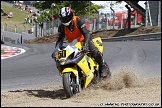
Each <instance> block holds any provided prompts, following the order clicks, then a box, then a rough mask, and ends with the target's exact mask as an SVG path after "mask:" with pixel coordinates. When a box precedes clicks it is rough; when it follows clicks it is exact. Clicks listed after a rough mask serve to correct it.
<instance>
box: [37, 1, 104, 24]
mask: <svg viewBox="0 0 162 108" xmlns="http://www.w3.org/2000/svg"><path fill="white" fill-rule="evenodd" d="M52 3H54V4H55V6H54V8H52V7H51V5H52ZM35 7H36V8H37V9H39V10H40V11H41V15H40V16H39V17H38V20H37V21H38V22H39V23H41V22H43V21H44V20H52V15H55V16H56V17H55V18H57V17H58V16H57V13H58V11H59V10H60V9H61V8H62V7H71V8H72V10H73V12H74V14H75V15H78V16H89V17H94V16H95V14H96V13H97V10H98V9H100V8H103V6H101V5H95V4H93V3H91V2H89V1H45V2H37V3H35ZM89 9H90V11H89Z"/></svg>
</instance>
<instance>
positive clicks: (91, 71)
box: [53, 37, 110, 98]
mask: <svg viewBox="0 0 162 108" xmlns="http://www.w3.org/2000/svg"><path fill="white" fill-rule="evenodd" d="M92 41H93V43H94V45H95V46H96V47H97V48H98V49H99V51H100V52H101V53H102V52H103V44H102V40H101V38H100V37H96V38H94V39H92ZM82 46H83V42H78V40H77V39H74V40H73V41H72V42H71V43H69V44H68V45H67V46H66V47H65V46H62V47H61V48H56V49H55V53H54V55H53V58H54V60H55V62H56V67H57V69H58V71H59V73H60V75H61V76H62V82H63V88H64V91H65V94H66V97H67V98H70V97H72V96H73V95H75V94H76V93H79V92H81V91H82V90H83V89H85V88H87V87H88V85H90V84H96V83H97V82H98V81H99V79H100V76H99V64H98V63H97V62H96V61H95V60H94V58H93V57H91V55H90V53H89V52H87V53H85V52H83V50H82ZM106 65H107V64H106ZM107 67H108V65H107ZM108 71H110V70H109V67H108Z"/></svg>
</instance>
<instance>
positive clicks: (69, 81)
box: [63, 72, 77, 98]
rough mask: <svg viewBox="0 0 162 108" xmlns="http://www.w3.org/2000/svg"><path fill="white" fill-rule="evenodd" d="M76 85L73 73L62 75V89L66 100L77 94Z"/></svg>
mask: <svg viewBox="0 0 162 108" xmlns="http://www.w3.org/2000/svg"><path fill="white" fill-rule="evenodd" d="M76 85H77V84H76V76H75V75H74V74H73V73H69V72H68V73H64V75H63V88H64V91H65V94H66V97H67V98H70V97H72V96H73V95H74V94H76V93H77V87H76Z"/></svg>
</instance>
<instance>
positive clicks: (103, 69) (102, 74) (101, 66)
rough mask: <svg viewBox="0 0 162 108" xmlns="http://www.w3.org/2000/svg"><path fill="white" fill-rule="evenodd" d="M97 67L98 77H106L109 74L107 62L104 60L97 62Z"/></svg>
mask: <svg viewBox="0 0 162 108" xmlns="http://www.w3.org/2000/svg"><path fill="white" fill-rule="evenodd" d="M99 69H100V77H101V78H107V77H110V76H111V73H110V70H109V67H108V65H107V63H106V62H105V61H104V60H102V61H101V62H99Z"/></svg>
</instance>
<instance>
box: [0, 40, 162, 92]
mask: <svg viewBox="0 0 162 108" xmlns="http://www.w3.org/2000/svg"><path fill="white" fill-rule="evenodd" d="M8 45H9V46H14V47H19V48H23V49H25V50H26V52H25V53H23V54H20V55H18V56H15V57H11V58H7V59H1V92H4V91H10V90H18V89H23V88H32V87H43V86H53V87H54V86H58V85H62V82H61V81H62V79H61V77H60V76H59V73H58V71H57V69H56V65H55V62H54V61H53V59H51V53H52V52H53V49H54V45H55V44H26V45H23V46H22V45H21V46H20V45H12V44H8ZM104 59H105V60H106V62H107V63H108V65H109V67H110V70H111V71H112V72H113V71H114V69H117V68H119V67H125V66H127V67H129V68H133V69H136V70H139V72H140V74H143V75H144V76H146V77H154V76H161V41H130V42H107V43H104Z"/></svg>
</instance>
